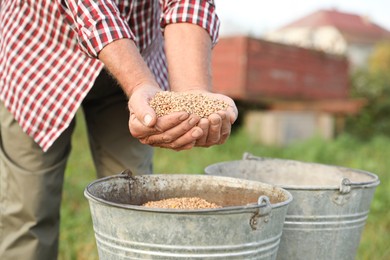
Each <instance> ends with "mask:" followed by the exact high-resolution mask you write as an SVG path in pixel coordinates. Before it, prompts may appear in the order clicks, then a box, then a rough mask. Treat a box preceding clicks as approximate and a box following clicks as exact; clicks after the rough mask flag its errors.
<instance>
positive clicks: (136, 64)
mask: <svg viewBox="0 0 390 260" xmlns="http://www.w3.org/2000/svg"><path fill="white" fill-rule="evenodd" d="M98 57H99V60H101V61H102V62H103V63H104V64H105V66H106V67H107V69H108V71H109V72H110V73H111V74H112V75H113V76H114V77H115V78H116V80H117V81H118V82H119V84H120V85H121V87H122V89H123V90H124V92H125V93H126V95H127V96H128V97H130V96H131V94H132V93H133V92H134V90H135V89H136V88H138V87H142V86H145V85H148V86H155V87H156V88H157V89H159V86H158V85H157V83H156V81H155V79H154V76H153V74H152V73H151V71H150V70H149V68H148V66H147V65H146V63H145V61H144V60H143V58H142V56H141V54H140V53H139V51H138V49H137V47H136V45H135V43H134V42H133V41H132V40H130V39H120V40H117V41H114V42H112V43H110V44H108V45H106V46H105V47H104V48H103V49H102V50H101V52H100V53H99V56H98Z"/></svg>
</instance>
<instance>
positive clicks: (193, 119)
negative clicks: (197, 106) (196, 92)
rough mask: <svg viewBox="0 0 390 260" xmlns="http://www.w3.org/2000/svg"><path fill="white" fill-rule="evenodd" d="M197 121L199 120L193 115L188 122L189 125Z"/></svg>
mask: <svg viewBox="0 0 390 260" xmlns="http://www.w3.org/2000/svg"><path fill="white" fill-rule="evenodd" d="M198 121H199V120H198V119H197V118H195V117H193V118H191V119H190V121H189V124H190V125H196V123H198Z"/></svg>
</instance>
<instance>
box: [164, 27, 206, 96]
mask: <svg viewBox="0 0 390 260" xmlns="http://www.w3.org/2000/svg"><path fill="white" fill-rule="evenodd" d="M164 36H165V48H166V55H167V61H168V71H169V83H170V86H171V89H172V90H173V91H187V90H210V89H211V80H212V72H211V46H212V42H211V39H210V35H209V34H208V33H207V32H206V30H204V29H203V28H201V27H199V26H197V25H193V24H189V23H175V24H170V25H168V26H166V27H165V32H164Z"/></svg>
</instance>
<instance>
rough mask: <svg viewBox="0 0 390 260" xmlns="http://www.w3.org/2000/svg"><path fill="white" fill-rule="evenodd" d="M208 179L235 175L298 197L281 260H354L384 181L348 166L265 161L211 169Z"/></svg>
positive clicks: (283, 240)
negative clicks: (376, 190)
mask: <svg viewBox="0 0 390 260" xmlns="http://www.w3.org/2000/svg"><path fill="white" fill-rule="evenodd" d="M205 173H206V174H207V175H214V176H230V177H236V178H241V179H248V180H256V181H260V182H264V183H269V184H272V185H277V186H280V187H282V188H284V189H286V190H288V191H290V193H291V194H292V195H293V198H294V199H293V202H292V203H291V204H290V205H289V207H288V211H287V215H286V219H285V224H284V228H283V236H282V238H281V242H280V246H279V252H278V256H277V259H289V260H293V259H316V260H320V259H324V260H325V259H326V260H329V259H338V260H339V259H354V258H355V255H356V252H357V249H358V246H359V243H360V237H361V233H362V230H363V228H364V225H365V223H366V219H367V216H368V213H369V209H370V204H371V200H372V198H373V194H374V191H375V188H376V187H377V186H378V184H379V179H378V177H377V176H376V175H375V174H372V173H369V172H366V171H361V170H356V169H349V168H344V167H338V166H332V165H323V164H316V163H306V162H299V161H293V160H283V159H274V158H261V157H256V156H253V155H251V154H249V153H245V154H244V156H243V159H242V160H237V161H229V162H220V163H216V164H213V165H209V166H208V167H206V168H205Z"/></svg>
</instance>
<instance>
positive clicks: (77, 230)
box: [60, 0, 390, 260]
mask: <svg viewBox="0 0 390 260" xmlns="http://www.w3.org/2000/svg"><path fill="white" fill-rule="evenodd" d="M216 5H217V12H218V14H219V17H220V19H221V31H220V40H219V43H218V44H217V46H216V47H215V48H214V51H213V74H214V79H213V88H214V89H213V90H214V91H217V92H221V93H224V94H227V95H229V96H231V97H232V98H233V99H234V100H235V101H236V103H237V105H238V108H239V112H240V114H239V120H238V121H237V122H236V124H235V125H234V128H233V132H232V135H231V137H230V139H229V140H228V141H227V142H226V143H225V144H223V145H220V146H215V147H210V148H207V149H205V148H195V149H192V150H190V151H182V152H174V151H170V150H165V149H156V152H155V159H154V168H155V172H156V173H194V174H196V173H200V174H202V173H203V170H204V168H205V167H206V166H208V165H210V164H213V163H216V162H221V161H229V160H239V159H241V157H242V155H243V153H244V152H250V153H252V154H254V155H256V156H262V157H274V158H285V159H294V160H299V161H307V162H318V163H325V164H330V165H339V166H345V167H350V168H355V169H362V170H366V171H369V172H372V173H375V174H377V175H378V176H379V178H380V180H381V184H380V185H379V186H378V188H377V190H376V192H375V195H374V199H373V202H372V205H371V209H370V214H369V216H368V219H367V223H366V226H365V229H364V231H363V234H362V237H361V243H360V246H359V250H358V254H357V259H383V260H385V259H390V248H389V242H388V241H390V211H389V208H390V177H389V175H390V170H389V169H390V160H389V159H388V158H390V15H389V14H388V13H389V10H390V2H389V1H387V0H370V1H368V0H354V1H353V0H340V1H331V0H315V1H302V0H296V1H288V0H273V1H259V0H241V1H234V0H216ZM94 179H95V171H94V168H93V165H92V160H91V157H90V154H89V150H88V142H87V139H86V136H85V125H84V122H83V114H82V113H81V111H80V112H79V113H78V114H77V127H76V132H75V135H74V137H73V151H72V154H71V158H70V160H69V163H68V168H67V171H66V178H65V187H64V193H63V205H62V209H61V218H62V222H61V236H60V240H61V241H60V259H62V260H73V259H98V257H97V251H96V245H95V238H94V234H93V228H92V223H91V218H90V213H89V208H88V202H87V200H86V199H85V198H84V196H83V191H84V188H85V187H86V186H87V184H89V183H90V182H91V181H93V180H94ZM107 221H109V220H107Z"/></svg>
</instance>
